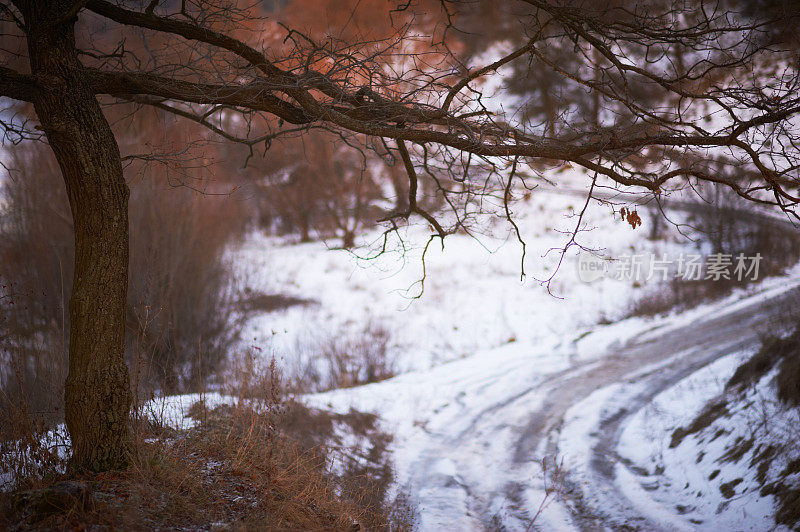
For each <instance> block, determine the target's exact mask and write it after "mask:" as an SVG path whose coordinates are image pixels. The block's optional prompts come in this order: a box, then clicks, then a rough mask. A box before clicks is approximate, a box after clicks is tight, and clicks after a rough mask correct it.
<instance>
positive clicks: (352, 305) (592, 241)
mask: <svg viewBox="0 0 800 532" xmlns="http://www.w3.org/2000/svg"><path fill="white" fill-rule="evenodd" d="M558 179H559V182H561V183H566V185H565V186H567V187H568V189H569V188H571V189H572V192H570V191H569V190H568V192H567V193H566V194H562V193H559V192H558V191H555V190H553V189H552V188H548V187H547V186H546V185H544V184H542V186H541V187H540V188H539V189H537V190H536V191H534V193H533V195H532V197H531V199H530V200H529V201H520V202H518V203H517V204H516V205H515V206H514V211H515V217H516V220H517V222H518V224H519V226H520V229H521V232H522V235H523V238H524V239H525V241H526V242H527V245H528V249H527V259H526V262H525V271H526V273H527V276H526V277H525V278H524V279H522V280H520V253H521V249H520V246H519V245H518V243H517V242H516V240H515V237H514V235H513V234H512V232H511V231H510V228H509V227H508V226H507V225H505V224H504V223H503V222H502V220H496V219H495V220H493V221H489V220H488V219H487V220H485V221H484V222H485V223H484V222H482V226H483V227H485V228H486V231H484V232H483V233H482V234H480V235H479V237H478V238H477V239H476V238H472V237H470V236H467V235H463V234H456V235H453V236H450V237H448V238H447V240H446V241H445V248H444V250H441V249H440V248H439V247H438V245H437V244H436V243H435V244H434V245H433V246H431V247H430V248H429V250H428V254H427V255H426V257H425V284H424V290H421V286H420V283H419V281H420V280H421V279H422V278H423V274H422V259H421V252H422V247H423V246H424V244H425V243H426V242H427V240H428V236H429V232H428V229H427V227H425V226H424V225H412V226H411V227H409V228H407V229H404V230H403V231H402V232H401V236H402V237H403V244H404V245H405V246H406V247H405V248H404V252H403V253H399V252H397V250H398V246H397V244H398V243H397V242H396V241H393V242H392V244H393V245H390V246H389V252H388V253H385V254H382V255H378V256H372V255H371V251H373V250H374V244H375V243H376V242H379V233H378V232H375V233H372V234H369V235H367V236H366V237H365V238H364V239H363V241H362V242H361V244H362V247H361V248H360V249H358V250H356V252H354V253H351V252H349V251H344V250H336V249H330V248H329V246H333V245H336V244H337V243H336V242H331V243H329V244H328V245H326V244H325V243H309V244H287V243H286V241H285V240H282V239H279V238H275V237H267V236H264V235H261V234H253V235H251V236H250V238H249V239H248V240H247V241H246V242H245V243H244V245H243V246H242V247H241V248H240V249H238V250H236V251H235V252H234V253H233V257H232V263H233V264H235V265H237V268H238V272H237V273H238V277H239V279H240V280H241V281H242V283H243V284H244V285H245V286H246V287H248V288H250V289H251V290H253V291H255V292H264V293H268V294H271V293H282V294H285V295H289V296H292V297H297V298H303V299H308V300H313V301H315V302H316V303H315V304H313V305H303V306H295V307H290V308H287V309H285V310H282V311H279V312H272V313H269V314H262V315H256V316H254V317H252V318H251V319H250V320H249V321H248V322H247V323H246V325H245V328H244V331H243V333H242V336H243V338H244V339H245V341H244V342H243V343H242V346H241V349H243V350H245V349H248V348H250V347H257V348H258V349H259V352H260V353H262V354H263V356H264V357H265V358H268V357H270V356H276V357H277V358H278V359H279V361H281V362H282V363H283V365H284V366H285V367H288V368H291V367H292V366H293V364H297V358H298V356H300V355H303V356H306V355H307V353H306V351H308V349H306V350H305V351H304V350H303V349H299V348H298V346H301V345H304V344H305V345H308V344H309V343H310V342H313V341H314V340H317V341H319V339H320V338H322V339H323V341H324V339H325V338H335V337H338V336H343V335H356V336H357V335H358V334H359V331H363V330H364V329H365V328H366V327H368V326H370V325H379V326H380V327H383V328H385V329H387V330H388V331H389V334H390V337H391V340H390V343H389V346H388V348H389V356H390V357H392V358H395V359H396V360H397V361H398V368H397V369H398V373H399V374H398V375H397V376H396V377H394V378H392V379H389V380H386V381H383V382H380V383H374V384H369V385H365V386H359V387H355V388H348V389H340V390H332V391H329V392H326V393H318V394H312V395H307V396H305V397H304V400H305V401H306V402H307V403H308V404H309V405H311V406H315V407H320V408H327V409H331V410H334V411H337V412H341V413H344V412H347V411H349V410H350V409H351V408H355V409H356V410H360V411H365V412H375V413H377V414H378V415H379V419H380V420H381V424H382V427H383V428H384V429H385V430H386V431H388V432H390V433H391V434H393V435H394V440H393V443H392V453H393V461H394V466H395V471H396V487H397V489H402V490H406V491H407V492H408V493H409V496H410V498H411V501H412V503H413V504H414V505H415V506H416V510H417V513H418V515H419V522H418V523H417V524H418V525H419V528H420V529H421V530H440V529H452V530H456V529H458V530H478V529H483V528H484V527H485V526H486V523H495V524H497V526H503V527H506V528H507V529H509V530H525V529H528V528H529V526H531V519H532V518H533V516H534V515H535V514H536V513H537V512H538V510H539V508H540V507H542V510H541V512H540V514H539V515H538V516H537V518H536V523H535V524H536V527H538V528H542V529H545V530H570V529H575V528H576V524H575V523H574V520H573V516H572V513H571V511H570V508H571V503H565V502H564V501H563V500H559V499H558V497H556V496H555V495H552V496H550V497H548V498H547V499H546V490H545V488H546V486H545V480H544V474H543V469H542V463H541V460H542V459H545V458H546V457H547V456H548V450H547V449H546V444H547V443H548V442H547V439H543V440H541V441H540V442H539V444H538V445H537V446H536V448H535V449H533V450H532V451H531V452H530V453H529V455H527V457H526V458H525V459H524V460H523V461H521V462H519V461H513V462H509V455H510V454H513V449H514V446H515V445H517V444H518V442H519V441H520V437H521V436H520V435H521V434H524V433H525V430H526V427H525V423H526V422H527V420H528V418H529V413H530V412H532V411H536V410H537V409H541V408H545V406H544V405H545V401H546V399H547V397H546V392H545V389H544V384H545V383H546V382H547V381H548V379H553V378H557V376H558V375H559V374H560V373H561V372H567V371H576V370H577V371H581V372H586V373H587V374H589V373H590V372H592V371H593V369H594V368H595V367H597V366H598V364H599V363H600V362H601V360H602V358H603V357H604V356H605V355H607V354H608V353H610V352H613V351H614V350H615V347H616V346H619V345H623V344H624V343H625V342H626V341H627V340H629V339H631V338H634V337H635V338H636V339H637V340H639V341H644V340H646V339H647V338H649V337H651V336H652V335H657V334H661V333H663V332H664V331H669V330H679V328H680V327H684V326H686V325H688V324H692V323H694V322H695V321H698V320H703V319H704V317H706V316H710V315H713V314H715V313H716V314H717V315H720V314H724V313H727V312H733V311H735V310H736V309H740V308H745V307H743V305H752V304H754V302H756V301H760V300H767V299H769V298H771V297H773V296H775V295H776V294H779V293H781V292H783V291H785V290H786V289H787V287H788V286H789V282H788V281H787V278H786V277H778V278H774V279H767V280H764V281H762V282H760V283H758V284H757V285H753V286H751V287H749V288H747V289H744V290H736V291H735V292H734V293H733V294H731V296H729V297H728V298H726V299H725V300H723V301H721V302H716V303H709V304H704V305H701V306H699V307H697V308H695V309H693V310H690V311H687V312H684V313H681V314H677V313H671V314H669V315H667V316H664V317H661V318H658V319H655V320H652V319H643V318H629V319H625V320H622V321H618V318H620V317H622V316H624V315H625V314H626V313H627V311H628V309H629V305H630V303H631V301H633V300H635V299H636V298H638V297H641V296H642V295H643V294H645V293H647V291H648V290H652V289H653V287H654V286H655V285H654V284H652V283H650V282H644V281H642V282H632V281H631V280H617V279H613V278H609V277H603V278H601V279H599V280H597V281H595V282H592V283H584V282H581V281H580V280H579V278H578V275H577V268H578V259H579V250H578V249H577V248H572V249H570V250H569V251H568V253H567V254H566V256H565V259H564V263H563V264H562V265H561V269H560V270H559V272H558V274H557V275H556V276H555V277H554V279H553V281H552V283H551V284H550V285H549V288H550V289H551V291H552V293H549V292H548V290H547V288H548V287H547V284H546V283H543V282H542V281H544V280H546V279H548V278H549V277H550V276H551V275H552V273H553V271H554V268H555V266H556V263H557V262H558V254H557V252H554V251H553V249H556V250H557V249H559V248H561V247H563V245H564V244H565V242H566V241H567V240H568V239H569V236H568V232H570V231H572V230H573V229H574V228H575V226H576V223H577V219H576V217H575V215H574V213H575V212H577V211H580V209H581V208H582V207H583V201H584V197H585V196H582V194H585V192H582V191H585V189H586V182H587V177H586V175H585V174H582V173H581V172H579V171H576V170H570V169H566V170H565V171H564V172H563V173H561V174H560V175H559V176H558ZM606 193H608V191H606ZM618 201H621V202H622V203H623V204H627V205H629V206H630V205H632V204H633V205H634V207H635V204H636V203H637V201H636V198H635V197H630V196H624V195H621V196H619V200H618ZM618 206H619V204H618ZM639 214H640V216H641V217H642V219H643V221H644V226H643V227H641V228H638V229H637V230H633V229H631V227H630V226H629V225H628V224H626V223H624V222H623V221H621V220H620V219H619V216H618V215H616V214H615V213H613V212H612V209H611V208H610V207H609V206H607V205H597V204H594V205H592V206H590V208H589V210H588V212H587V216H586V218H585V220H584V225H583V227H584V228H587V229H592V230H590V231H587V232H581V233H580V234H579V242H580V243H581V244H582V245H584V246H585V247H587V248H591V249H595V250H596V251H595V252H594V253H596V254H597V255H598V256H601V257H603V258H604V259H606V260H613V259H614V258H617V257H620V256H622V255H625V254H631V253H642V254H647V253H651V254H658V255H660V254H662V253H668V254H670V255H673V254H678V253H680V252H685V251H687V250H688V251H694V250H696V248H697V244H696V243H694V242H691V241H689V240H687V239H686V238H684V237H683V236H681V234H680V232H679V231H678V230H677V229H676V228H675V227H671V228H670V230H669V231H668V234H667V237H666V238H662V239H660V240H656V241H653V240H649V239H648V238H647V233H648V229H649V223H650V213H649V210H647V209H646V208H641V207H640V212H639ZM669 215H670V217H671V218H672V219H674V220H676V221H677V222H679V223H680V222H681V221H682V220H683V216H684V215H683V214H682V213H680V212H669ZM682 230H683V231H685V230H686V228H685V227H684V228H682ZM371 245H372V247H371ZM366 257H369V258H366ZM789 278H790V279H794V280H793V281H791V282H793V283H797V282H798V279H800V269H798V268H795V269H794V270H792V271H791V272H790V273H789ZM608 322H612V323H610V324H608V325H600V323H608ZM301 351H302V352H303V353H300V352H301ZM299 353H300V355H299ZM667 363H669V361H663V364H667ZM720 367H722V366H713V368H712V370H709V371H712V373H713V371H717V370H718V369H719V368H720ZM657 370H658V364H655V365H650V366H646V367H641V368H639V369H638V370H635V368H632V370H631V372H632V373H631V375H632V376H635V375H636V374H637V373H641V374H643V373H647V372H653V371H657ZM640 392H641V389H639V388H637V387H636V386H635V385H631V384H626V383H618V384H616V385H614V386H612V387H608V388H602V389H601V390H599V391H598V392H596V394H593V395H590V396H589V398H587V399H586V400H584V401H582V402H580V403H579V404H578V405H577V406H575V407H574V408H572V409H571V410H570V411H569V412H568V415H567V418H566V419H565V421H564V426H563V427H562V429H561V433H560V436H558V437H557V439H558V447H559V452H560V453H561V454H560V457H563V458H564V460H565V461H564V466H565V468H566V469H567V470H568V471H570V475H571V476H572V477H574V478H577V479H579V478H581V471H583V470H585V466H586V460H587V459H588V456H589V454H590V449H591V447H592V445H593V444H594V442H595V432H596V430H597V425H598V423H599V421H600V420H601V419H602V417H603V415H604V412H605V410H606V409H607V408H608V407H609V406H610V405H611V406H613V405H617V406H618V405H619V403H620V402H624V400H625V398H626V397H632V396H634V395H636V394H637V393H640ZM706 392H708V393H711V392H710V391H709V390H705V389H704V390H702V392H701V393H698V396H701V397H700V399H699V400H703V399H707V397H706V396H705V394H706ZM609 402H610V403H609ZM687 411H689V410H688V409H687ZM642 415H643V416H644V414H642ZM645 418H646V416H645ZM638 419H640V418H639V417H637V418H636V420H638ZM636 422H637V421H632V422H631V423H630V426H629V427H626V428H625V438H627V439H624V440H623V448H622V449H621V450H620V452H621V453H622V452H623V451H625V452H627V451H628V450H629V449H632V448H638V449H640V450H644V449H649V448H650V447H649V446H650V445H652V444H653V441H654V440H655V439H654V438H650V437H649V435H648V434H647V433H646V432H643V431H639V432H635V429H633V428H630V427H632V426H634V425H636ZM664 426H666V425H664ZM662 429H663V427H662ZM631 431H634V432H631ZM642 452H644V451H642ZM641 458H642V457H641V456H640V457H639V459H641ZM629 459H631V460H633V461H636V460H637V459H636V457H635V456H631V457H630V458H629ZM617 475H618V480H619V481H618V482H617V487H616V488H615V489H616V490H619V491H620V492H621V493H622V495H621V496H622V497H625V498H626V501H627V502H626V503H627V504H635V506H636V508H637V509H638V510H639V512H640V513H642V514H644V515H647V516H649V517H650V518H651V519H652V520H653V522H654V523H659V524H660V525H661V526H663V527H666V528H675V529H683V528H693V527H694V526H695V524H693V523H691V522H690V521H688V519H689V518H690V517H691V516H683V515H678V514H677V513H676V512H675V511H674V508H675V505H674V504H673V503H674V501H673V500H672V499H669V498H668V497H667V498H665V499H664V500H656V499H654V498H653V494H652V493H651V491H650V490H649V489H647V488H646V487H642V486H646V482H645V483H644V484H642V483H641V482H638V481H637V482H633V481H634V480H637V479H635V478H632V475H633V476H635V475H634V473H632V472H631V471H630V470H629V469H628V468H625V467H617ZM639 480H640V479H639ZM659 489H660V488H659ZM659 493H660V492H659ZM545 499H546V501H545ZM543 501H545V504H544V505H543ZM711 505H713V503H709V507H710V506H711ZM734 506H735V505H731V508H733V507H734ZM604 510H606V513H608V514H610V515H612V516H613V513H614V511H615V509H614V508H607V509H604ZM692 515H695V514H692ZM619 517H620V519H622V518H624V515H623V513H622V512H620V513H619ZM756 522H757V523H758V524H763V522H762V521H758V519H756Z"/></svg>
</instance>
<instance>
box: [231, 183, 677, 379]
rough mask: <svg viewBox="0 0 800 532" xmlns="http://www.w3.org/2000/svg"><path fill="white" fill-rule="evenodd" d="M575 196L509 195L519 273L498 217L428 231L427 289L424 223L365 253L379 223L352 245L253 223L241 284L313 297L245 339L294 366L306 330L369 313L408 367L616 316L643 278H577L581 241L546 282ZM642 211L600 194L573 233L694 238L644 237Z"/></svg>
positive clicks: (530, 341)
mask: <svg viewBox="0 0 800 532" xmlns="http://www.w3.org/2000/svg"><path fill="white" fill-rule="evenodd" d="M573 182H574V183H576V189H577V185H578V184H580V183H584V182H585V179H584V180H583V181H581V176H580V175H575V176H573ZM583 201H584V199H583V198H582V197H581V196H580V195H579V194H572V195H561V194H557V193H554V192H552V191H548V190H544V189H540V190H537V191H535V192H534V194H533V195H532V197H531V199H530V200H529V201H520V202H519V203H518V204H517V205H516V206H515V209H514V210H515V211H516V212H515V216H516V219H517V222H518V224H519V226H520V229H521V232H522V236H523V238H524V239H525V241H526V243H527V254H526V261H525V272H526V277H525V279H524V280H522V281H521V280H520V273H521V264H520V257H521V252H522V249H521V247H520V245H519V244H518V242H517V241H516V239H515V237H514V236H513V234H512V232H511V231H510V229H511V228H510V227H509V226H508V225H507V224H506V223H505V222H504V221H503V220H500V219H497V218H494V219H490V221H488V222H487V223H486V225H485V226H484V227H485V229H486V231H485V233H486V234H484V235H482V236H481V237H479V239H475V238H472V237H470V236H466V235H462V234H457V235H453V236H450V237H448V238H447V239H446V241H445V248H444V250H443V251H442V249H441V247H439V245H438V243H434V244H433V245H432V246H431V247H430V248H429V250H428V254H427V256H426V259H425V283H424V290H422V285H421V284H420V280H421V279H422V278H423V271H422V267H423V262H422V259H421V254H422V247H423V246H424V244H425V242H426V241H427V239H428V236H429V231H428V230H427V227H424V226H419V225H417V226H412V227H411V228H410V229H408V230H407V231H406V232H405V233H404V234H403V235H402V236H403V239H404V241H405V245H406V246H407V251H406V252H405V253H399V252H397V251H396V250H395V249H394V248H391V249H392V251H390V252H389V253H386V254H385V255H382V256H378V257H377V258H365V257H366V256H371V255H372V253H373V251H374V246H372V247H370V243H374V242H376V241H377V240H378V239H379V236H378V235H379V234H380V232H379V231H376V232H374V233H371V234H370V235H367V237H366V238H365V239H364V243H365V244H366V246H365V247H364V248H361V249H358V250H356V251H355V252H353V253H351V252H349V251H345V250H336V249H327V247H326V245H325V244H323V243H309V244H287V243H285V241H283V240H282V239H280V238H274V237H265V236H263V235H260V234H253V235H251V237H250V238H249V239H248V240H247V242H246V243H245V244H244V246H243V247H242V248H241V249H239V250H237V251H236V252H235V254H234V255H233V257H232V262H233V263H234V265H235V266H236V268H237V270H238V274H239V277H240V279H242V280H243V284H244V285H245V286H246V287H247V288H250V289H251V290H253V291H254V292H265V293H268V294H274V293H281V294H285V295H290V296H292V297H298V298H303V299H308V300H313V301H316V302H317V304H312V305H303V306H296V307H293V308H289V309H287V310H285V311H282V312H278V313H269V314H263V315H261V316H256V317H254V318H253V319H250V320H249V321H248V323H247V325H246V327H245V329H244V331H243V332H242V338H243V344H242V348H243V349H247V348H249V347H257V348H258V349H260V350H261V351H262V352H263V353H266V354H268V355H276V356H277V357H278V358H279V359H282V361H283V363H284V364H285V365H287V366H291V365H292V364H293V362H294V361H293V360H292V352H296V351H297V346H298V345H299V344H302V343H303V342H307V341H310V340H312V339H314V338H317V339H318V338H320V337H326V336H327V337H331V336H338V335H342V334H345V333H350V334H357V333H358V331H360V330H363V328H364V327H365V326H366V324H368V323H371V324H380V325H381V326H382V327H384V328H386V329H387V330H388V331H389V333H390V335H391V343H390V352H391V353H390V354H391V355H392V356H393V357H394V358H396V359H397V360H398V366H399V370H400V371H409V370H414V369H417V370H419V369H427V368H430V367H433V366H436V365H438V364H441V363H442V362H445V361H449V360H454V359H458V358H462V357H465V356H469V355H471V354H473V353H475V352H477V351H481V350H486V349H491V348H497V347H500V346H503V345H505V344H508V343H518V344H519V345H523V346H537V345H540V344H542V343H549V342H551V341H552V339H553V338H559V339H565V338H569V337H571V336H573V335H574V334H575V333H576V332H577V333H578V334H580V333H581V332H585V331H588V330H590V328H592V327H593V326H594V325H595V324H597V323H598V322H608V321H613V320H615V319H616V318H618V317H619V316H621V315H623V314H624V313H625V312H626V311H627V310H628V307H629V305H630V303H631V301H632V300H634V299H635V298H636V297H638V295H639V294H641V293H643V292H644V291H645V290H647V289H648V287H647V283H645V282H643V281H631V280H617V279H613V278H607V277H604V278H602V279H599V280H597V281H595V282H592V283H583V282H580V280H579V278H578V270H577V268H578V259H579V255H580V253H579V249H578V248H577V247H573V248H571V249H570V250H569V251H568V253H567V256H566V257H565V260H564V262H563V264H562V265H561V267H560V270H559V272H558V274H557V275H556V276H555V278H554V279H553V280H552V282H551V284H550V291H551V292H552V293H548V290H547V287H546V285H545V284H543V281H546V280H547V279H549V278H550V277H551V275H552V274H553V272H554V269H555V267H556V264H557V262H558V259H559V249H560V248H561V247H563V246H564V245H565V244H566V242H567V241H568V240H569V232H570V231H572V230H573V229H574V228H575V226H576V224H577V216H575V212H576V211H579V210H580V209H581V208H582V207H583ZM640 215H641V217H642V219H643V220H644V226H643V227H639V228H638V229H636V230H634V229H632V228H631V227H630V226H629V225H628V224H627V223H625V222H624V221H622V220H621V219H620V216H619V214H618V213H617V214H614V213H612V209H611V208H610V207H609V206H601V205H596V204H595V205H592V206H591V207H590V209H589V211H588V213H587V216H586V218H585V220H584V224H583V226H582V228H584V229H589V231H586V232H582V233H580V235H579V238H578V242H579V243H580V244H582V245H584V246H586V247H587V248H591V249H594V250H597V252H596V254H598V255H600V256H603V257H607V258H611V259H614V258H619V257H620V256H624V255H626V254H633V253H644V254H647V253H652V254H658V255H660V254H662V253H665V252H668V253H671V254H675V253H678V252H679V251H683V250H686V249H688V248H689V247H691V246H692V243H691V242H688V241H687V240H686V239H685V238H684V237H682V236H681V235H679V233H678V231H677V230H675V229H674V228H672V230H671V231H670V234H669V235H668V237H667V238H663V239H660V240H656V241H652V240H649V239H647V238H646V236H647V232H648V230H649V213H648V212H645V211H644V210H640ZM676 216H677V217H678V218H679V217H680V215H676ZM336 244H337V243H336V242H331V245H336ZM584 253H585V252H584ZM611 262H613V261H611ZM417 296H419V298H418V299H417V298H416V297H417Z"/></svg>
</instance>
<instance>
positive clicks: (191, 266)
mask: <svg viewBox="0 0 800 532" xmlns="http://www.w3.org/2000/svg"><path fill="white" fill-rule="evenodd" d="M9 155H10V157H11V162H12V165H11V166H13V167H15V168H17V169H18V170H16V171H15V172H13V173H12V174H11V175H10V179H9V180H7V182H6V183H5V187H4V190H3V196H4V198H3V199H4V206H3V212H2V217H0V219H1V220H2V223H0V324H2V326H3V332H2V333H0V358H1V359H2V367H0V409H8V408H10V407H11V406H10V405H19V404H21V403H23V402H24V403H25V404H26V408H27V410H28V412H31V413H41V414H42V415H50V416H55V418H56V419H58V418H59V417H60V412H59V408H60V405H61V402H62V394H63V392H62V385H63V382H64V378H65V376H66V367H67V364H66V362H67V346H68V345H69V335H68V331H69V323H68V322H69V316H68V312H67V302H68V301H69V298H70V293H71V279H72V264H73V237H72V220H71V214H70V210H69V206H68V202H67V198H66V194H65V191H64V186H63V183H62V182H61V178H60V172H59V169H58V167H57V165H56V163H55V161H54V159H53V157H52V155H50V154H49V153H48V151H47V147H46V146H38V145H29V146H19V147H17V148H15V149H12V150H11V151H10V153H9ZM155 170H156V168H151V169H148V168H144V169H141V172H140V174H139V176H138V177H137V178H136V179H133V180H132V182H131V183H130V185H131V189H132V192H131V214H130V223H131V268H130V285H129V292H128V316H127V323H128V332H129V335H128V342H127V349H126V355H127V359H128V363H129V365H130V366H131V369H132V372H131V373H132V375H133V377H134V379H135V384H137V385H138V388H139V389H140V390H141V391H146V390H147V389H153V388H154V387H158V388H161V389H165V390H173V391H174V390H180V389H190V388H197V387H198V386H199V384H200V383H201V382H203V381H204V380H206V379H207V378H208V377H210V376H211V375H213V373H214V372H215V371H216V369H217V367H218V365H219V362H220V361H221V359H222V357H223V356H224V355H225V354H226V353H227V350H228V348H229V346H230V345H231V344H232V342H233V341H234V340H235V331H236V330H237V327H235V324H232V323H231V319H232V317H233V316H234V315H235V313H234V310H235V309H234V307H233V305H232V299H233V298H234V296H235V290H234V287H233V286H232V284H231V281H230V278H229V275H228V272H227V266H226V264H225V263H224V262H223V254H224V251H225V247H226V245H227V244H228V243H229V242H230V241H231V239H233V238H235V237H236V236H237V235H239V234H240V233H241V231H242V229H243V227H244V224H243V218H244V217H243V212H242V210H241V209H240V208H238V207H239V203H238V202H237V201H235V199H232V198H229V197H226V196H222V197H216V196H207V195H201V194H199V193H196V192H193V191H192V190H190V189H188V188H178V189H170V188H169V187H168V186H167V185H166V184H164V183H163V182H161V181H160V180H161V179H162V178H163V176H162V175H161V174H159V173H157V172H155Z"/></svg>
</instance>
